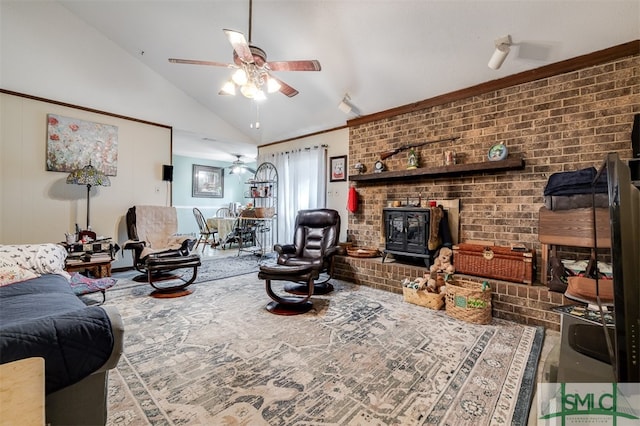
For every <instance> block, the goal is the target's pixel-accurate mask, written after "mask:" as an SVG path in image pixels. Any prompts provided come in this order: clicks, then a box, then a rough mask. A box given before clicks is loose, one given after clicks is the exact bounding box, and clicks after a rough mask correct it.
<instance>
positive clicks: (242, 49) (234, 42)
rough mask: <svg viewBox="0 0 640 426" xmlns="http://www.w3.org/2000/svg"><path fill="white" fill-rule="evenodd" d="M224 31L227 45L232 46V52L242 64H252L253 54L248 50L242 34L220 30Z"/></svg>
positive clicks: (247, 44)
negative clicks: (227, 41)
mask: <svg viewBox="0 0 640 426" xmlns="http://www.w3.org/2000/svg"><path fill="white" fill-rule="evenodd" d="M222 31H224V33H225V35H226V36H227V39H228V40H229V43H231V46H233V50H234V51H235V52H236V54H237V55H238V58H240V59H241V60H242V61H243V62H245V63H248V64H252V63H253V54H252V53H251V49H250V48H249V43H247V39H245V38H244V34H242V33H239V32H238V31H234V30H222Z"/></svg>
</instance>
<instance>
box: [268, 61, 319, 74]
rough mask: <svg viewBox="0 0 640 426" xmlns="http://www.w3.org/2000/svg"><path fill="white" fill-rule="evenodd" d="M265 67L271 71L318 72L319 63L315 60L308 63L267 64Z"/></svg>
mask: <svg viewBox="0 0 640 426" xmlns="http://www.w3.org/2000/svg"><path fill="white" fill-rule="evenodd" d="M267 67H269V69H270V70H271V71H320V70H321V67H320V62H318V61H317V60H315V59H313V60H309V61H275V62H268V63H267Z"/></svg>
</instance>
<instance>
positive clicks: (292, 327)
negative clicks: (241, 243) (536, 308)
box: [107, 274, 543, 425]
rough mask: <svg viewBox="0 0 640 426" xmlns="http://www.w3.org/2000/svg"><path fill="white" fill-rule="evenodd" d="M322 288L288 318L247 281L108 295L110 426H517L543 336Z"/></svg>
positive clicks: (258, 284)
mask: <svg viewBox="0 0 640 426" xmlns="http://www.w3.org/2000/svg"><path fill="white" fill-rule="evenodd" d="M333 283H334V285H335V287H336V291H334V292H333V293H330V294H328V295H326V296H314V299H313V300H314V309H312V310H311V311H310V312H308V313H306V314H304V315H298V316H291V317H283V316H277V315H273V314H271V313H269V312H267V311H266V310H265V309H264V307H265V305H266V304H267V303H268V302H269V301H270V299H269V298H268V296H267V295H266V293H265V291H264V283H263V282H262V281H260V280H258V279H257V274H248V275H243V276H237V277H233V278H227V279H224V280H218V281H210V282H205V283H201V284H195V285H192V286H191V287H190V288H192V289H194V290H195V291H194V293H193V294H191V295H189V296H186V297H182V298H176V299H155V298H152V297H148V293H149V292H148V289H146V288H144V287H140V286H131V287H127V286H123V287H118V286H116V287H114V288H113V289H112V290H109V291H108V297H107V304H112V305H115V306H117V307H118V309H119V310H120V312H121V314H122V316H123V319H124V323H125V353H124V355H123V356H122V358H121V360H120V363H119V365H118V368H117V369H116V370H113V371H112V372H111V374H110V379H109V420H108V424H109V425H143V424H153V425H422V424H440V425H494V424H504V425H511V424H521V425H523V424H526V421H527V416H528V412H529V407H530V402H531V399H532V392H533V386H534V382H535V372H536V371H535V370H536V367H537V362H538V358H539V355H540V349H541V344H542V340H543V329H542V328H534V327H529V326H524V325H520V324H516V323H511V322H507V321H502V320H498V319H494V320H493V322H492V323H491V324H489V325H475V324H469V323H465V322H461V321H458V320H455V319H452V318H449V317H448V316H447V315H446V313H445V312H444V311H432V310H429V309H427V308H423V307H420V306H416V305H411V304H408V303H405V302H404V301H403V300H402V296H401V295H397V294H392V293H389V292H385V291H382V290H376V289H372V288H369V287H366V286H358V285H354V284H350V283H347V282H342V281H337V280H334V281H333ZM276 287H277V283H275V284H274V288H276ZM278 288H279V287H278Z"/></svg>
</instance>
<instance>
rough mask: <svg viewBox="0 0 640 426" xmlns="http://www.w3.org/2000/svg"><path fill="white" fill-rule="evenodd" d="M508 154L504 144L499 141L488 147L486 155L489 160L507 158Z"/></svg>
mask: <svg viewBox="0 0 640 426" xmlns="http://www.w3.org/2000/svg"><path fill="white" fill-rule="evenodd" d="M508 154H509V150H508V149H507V147H506V146H505V144H503V143H499V144H496V145H493V146H492V147H491V148H489V154H488V155H487V156H488V158H489V161H500V160H504V159H505V158H507V155H508Z"/></svg>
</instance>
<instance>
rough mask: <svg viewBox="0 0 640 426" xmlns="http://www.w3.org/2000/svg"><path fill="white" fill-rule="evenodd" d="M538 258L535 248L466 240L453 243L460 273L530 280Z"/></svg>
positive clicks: (456, 264)
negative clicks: (493, 244) (488, 244)
mask: <svg viewBox="0 0 640 426" xmlns="http://www.w3.org/2000/svg"><path fill="white" fill-rule="evenodd" d="M535 261H536V253H535V250H526V251H514V250H512V249H511V247H500V246H483V245H479V244H467V243H462V244H458V245H455V246H453V266H454V267H455V268H456V273H459V274H466V275H475V276H478V277H485V278H494V279H497V280H503V281H511V282H516V283H525V284H531V283H533V279H534V278H535V268H534V267H535Z"/></svg>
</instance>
